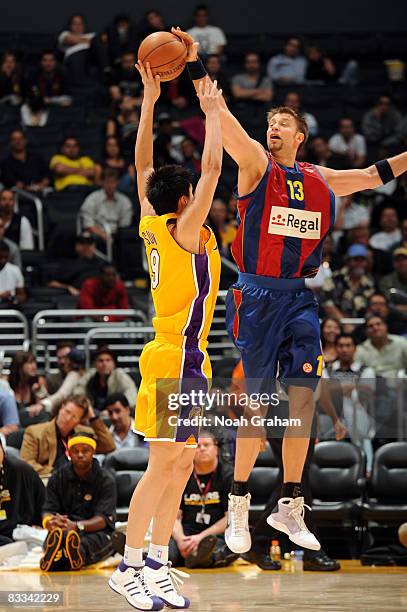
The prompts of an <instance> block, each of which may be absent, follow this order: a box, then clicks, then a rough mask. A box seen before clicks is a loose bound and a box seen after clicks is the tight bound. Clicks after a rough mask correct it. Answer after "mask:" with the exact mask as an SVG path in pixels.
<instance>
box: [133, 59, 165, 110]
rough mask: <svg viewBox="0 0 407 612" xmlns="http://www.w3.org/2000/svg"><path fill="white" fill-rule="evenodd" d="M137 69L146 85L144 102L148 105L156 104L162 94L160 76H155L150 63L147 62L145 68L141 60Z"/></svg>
mask: <svg viewBox="0 0 407 612" xmlns="http://www.w3.org/2000/svg"><path fill="white" fill-rule="evenodd" d="M136 68H137V70H138V71H139V73H140V75H141V79H142V81H143V85H144V98H143V100H144V101H145V102H146V103H147V104H155V103H156V102H157V100H158V98H159V97H160V93H161V86H160V76H159V75H158V74H156V75H155V76H153V73H152V72H151V67H150V63H149V62H147V63H146V65H145V66H144V65H143V64H142V62H141V61H140V60H139V61H138V62H137V64H136Z"/></svg>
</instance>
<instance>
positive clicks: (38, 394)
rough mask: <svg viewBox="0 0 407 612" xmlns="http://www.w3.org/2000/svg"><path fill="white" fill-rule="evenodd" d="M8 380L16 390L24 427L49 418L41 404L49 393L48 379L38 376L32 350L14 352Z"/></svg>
mask: <svg viewBox="0 0 407 612" xmlns="http://www.w3.org/2000/svg"><path fill="white" fill-rule="evenodd" d="M8 382H9V385H10V387H11V388H12V390H13V392H14V396H15V399H16V402H17V408H18V412H19V417H20V422H21V425H22V427H26V426H27V425H33V424H35V423H39V422H43V421H47V420H48V415H47V414H45V412H44V411H43V409H42V406H41V405H39V402H40V400H41V399H43V398H44V397H45V396H46V395H47V394H48V392H47V387H46V380H45V378H44V377H43V376H38V373H37V362H36V361H35V357H34V355H33V354H32V353H31V352H30V351H16V352H15V353H14V355H13V359H12V361H11V365H10V374H9V376H8Z"/></svg>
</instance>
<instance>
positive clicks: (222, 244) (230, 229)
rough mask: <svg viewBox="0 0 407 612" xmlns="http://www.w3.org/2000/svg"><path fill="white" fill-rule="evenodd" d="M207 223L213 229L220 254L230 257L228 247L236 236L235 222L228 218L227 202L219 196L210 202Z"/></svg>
mask: <svg viewBox="0 0 407 612" xmlns="http://www.w3.org/2000/svg"><path fill="white" fill-rule="evenodd" d="M208 223H209V225H210V226H211V228H212V229H213V232H214V234H215V237H216V242H217V243H218V246H219V249H220V250H221V253H222V255H225V256H226V257H230V247H231V244H232V242H233V240H234V239H235V236H236V231H237V227H236V222H235V220H233V221H230V220H229V218H228V207H227V204H226V203H225V202H224V201H223V200H221V199H220V198H215V199H214V201H213V202H212V205H211V208H210V211H209V215H208Z"/></svg>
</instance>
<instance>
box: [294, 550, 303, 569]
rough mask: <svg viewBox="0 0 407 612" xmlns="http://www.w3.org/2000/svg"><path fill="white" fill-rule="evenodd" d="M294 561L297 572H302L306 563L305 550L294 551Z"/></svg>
mask: <svg viewBox="0 0 407 612" xmlns="http://www.w3.org/2000/svg"><path fill="white" fill-rule="evenodd" d="M294 560H295V571H296V572H302V565H303V561H304V551H303V550H295V551H294Z"/></svg>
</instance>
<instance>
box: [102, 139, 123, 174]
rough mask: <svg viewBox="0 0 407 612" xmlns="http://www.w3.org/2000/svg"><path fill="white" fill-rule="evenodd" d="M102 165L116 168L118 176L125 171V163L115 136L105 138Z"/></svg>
mask: <svg viewBox="0 0 407 612" xmlns="http://www.w3.org/2000/svg"><path fill="white" fill-rule="evenodd" d="M103 165H104V167H105V168H113V169H114V170H116V171H117V172H118V173H119V176H120V178H122V176H124V175H125V174H126V172H127V163H126V160H125V159H124V157H123V156H122V154H121V151H120V143H119V139H118V138H117V137H116V136H109V137H108V138H106V142H105V150H104V161H103Z"/></svg>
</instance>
